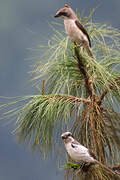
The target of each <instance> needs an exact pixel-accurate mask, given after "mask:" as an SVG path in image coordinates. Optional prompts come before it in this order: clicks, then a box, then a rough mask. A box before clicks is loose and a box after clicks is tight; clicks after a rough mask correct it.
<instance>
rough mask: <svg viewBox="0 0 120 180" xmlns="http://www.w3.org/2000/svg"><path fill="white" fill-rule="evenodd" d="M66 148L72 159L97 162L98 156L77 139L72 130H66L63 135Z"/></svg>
mask: <svg viewBox="0 0 120 180" xmlns="http://www.w3.org/2000/svg"><path fill="white" fill-rule="evenodd" d="M61 137H62V139H63V141H64V145H65V148H66V150H67V152H68V154H69V156H70V157H71V159H72V160H74V161H76V162H80V161H83V162H88V163H93V162H96V157H95V155H94V154H93V153H91V152H90V151H89V150H88V149H87V148H86V147H84V146H83V145H81V144H80V143H79V142H78V141H76V140H75V139H74V138H73V136H72V134H71V132H65V133H63V134H62V135H61Z"/></svg>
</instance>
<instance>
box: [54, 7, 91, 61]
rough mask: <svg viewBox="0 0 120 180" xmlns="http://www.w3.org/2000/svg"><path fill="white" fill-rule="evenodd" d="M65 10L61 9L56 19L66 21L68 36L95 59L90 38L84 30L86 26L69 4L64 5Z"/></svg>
mask: <svg viewBox="0 0 120 180" xmlns="http://www.w3.org/2000/svg"><path fill="white" fill-rule="evenodd" d="M64 6H65V7H64V8H61V9H60V10H59V11H58V12H57V13H56V15H55V16H54V17H55V18H58V17H61V18H62V19H64V26H65V30H66V33H67V34H68V36H69V37H70V38H71V39H72V40H73V41H74V43H77V44H78V45H79V46H80V47H82V46H83V47H84V48H85V49H86V51H87V53H88V55H89V56H90V57H92V58H93V54H92V51H91V49H90V48H91V41H90V37H89V35H88V33H87V31H86V29H85V28H84V26H83V25H82V24H81V23H80V22H79V20H78V17H77V16H76V14H75V12H74V11H73V10H72V8H71V7H70V6H68V5H67V4H65V5H64Z"/></svg>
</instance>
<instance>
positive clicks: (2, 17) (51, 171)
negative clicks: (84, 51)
mask: <svg viewBox="0 0 120 180" xmlns="http://www.w3.org/2000/svg"><path fill="white" fill-rule="evenodd" d="M64 3H68V4H69V5H71V6H72V7H73V9H74V10H75V9H76V8H77V9H78V10H80V11H82V10H84V9H85V10H86V12H87V10H88V9H89V8H91V9H92V8H95V7H96V6H97V5H99V8H98V9H97V10H96V12H95V17H94V21H98V22H100V23H108V24H111V25H112V26H114V27H116V28H119V25H120V20H119V17H120V10H119V8H120V0H91V1H90V0H84V1H82V0H81V1H78V0H71V1H69V0H66V1H64V0H61V1H60V0H0V82H1V86H0V96H19V95H29V94H33V92H35V90H34V89H33V88H32V86H31V84H30V83H28V80H29V74H28V73H27V72H28V71H30V67H29V65H30V64H31V63H33V61H32V62H30V61H25V59H26V58H28V57H30V56H31V52H30V51H28V50H27V48H33V47H36V46H37V45H38V44H43V43H45V42H46V39H47V37H50V35H51V34H52V31H51V29H50V27H49V25H48V22H49V23H50V22H51V21H53V20H54V19H53V16H54V15H55V13H56V11H57V10H58V9H59V8H61V7H63V5H64ZM34 54H35V53H34ZM0 103H2V102H0ZM0 125H1V126H0V179H1V180H21V179H22V180H27V179H29V180H41V179H45V180H47V179H49V180H56V179H57V180H59V179H60V180H61V179H63V172H62V171H60V170H58V169H57V168H56V167H57V166H56V162H55V160H54V157H53V158H50V159H48V160H46V161H43V160H42V158H41V155H40V154H39V153H35V154H33V153H31V151H29V149H28V148H27V147H25V146H20V145H19V144H18V143H16V141H15V137H14V136H13V135H12V134H11V130H12V129H13V126H12V124H11V125H9V126H3V125H2V123H1V124H0ZM46 171H47V173H46Z"/></svg>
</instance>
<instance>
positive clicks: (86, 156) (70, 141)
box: [61, 132, 116, 174]
mask: <svg viewBox="0 0 120 180" xmlns="http://www.w3.org/2000/svg"><path fill="white" fill-rule="evenodd" d="M61 138H62V139H63V142H64V145H65V148H66V150H67V153H68V155H69V156H70V157H71V159H72V160H74V161H76V162H79V163H80V162H84V163H90V164H92V165H93V164H99V165H100V166H102V167H104V168H105V169H106V170H107V171H109V172H111V173H112V174H116V173H115V172H113V171H112V170H111V169H110V168H108V167H107V166H105V165H103V164H102V163H101V162H99V161H98V160H97V159H96V156H95V155H94V153H93V152H91V151H90V150H89V149H88V148H86V147H85V146H83V145H81V144H80V143H79V142H78V141H76V140H75V139H74V138H73V136H72V133H71V132H65V133H63V134H62V135H61Z"/></svg>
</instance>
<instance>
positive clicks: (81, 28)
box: [75, 20, 91, 47]
mask: <svg viewBox="0 0 120 180" xmlns="http://www.w3.org/2000/svg"><path fill="white" fill-rule="evenodd" d="M75 24H76V25H77V27H78V28H79V29H80V30H81V31H82V32H83V33H84V34H85V35H86V36H87V38H88V41H89V46H90V47H91V41H90V37H89V35H88V33H87V31H86V29H85V28H84V26H83V25H82V24H81V23H80V22H79V21H78V20H75Z"/></svg>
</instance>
